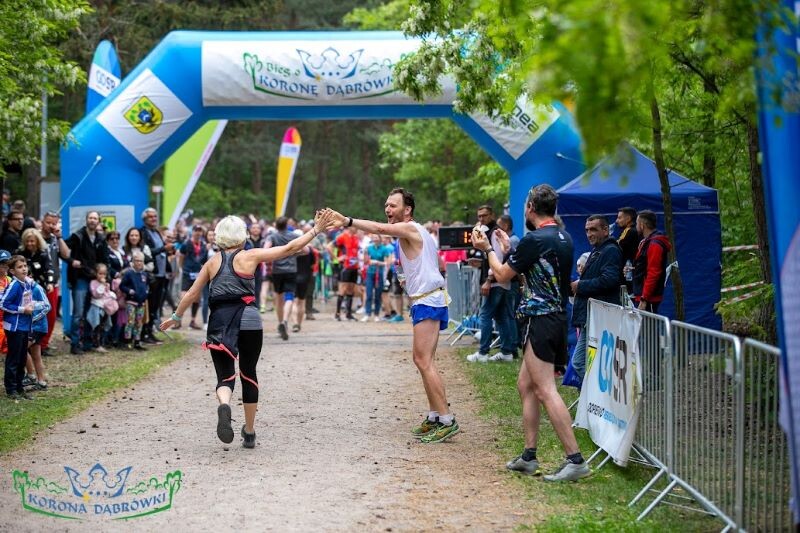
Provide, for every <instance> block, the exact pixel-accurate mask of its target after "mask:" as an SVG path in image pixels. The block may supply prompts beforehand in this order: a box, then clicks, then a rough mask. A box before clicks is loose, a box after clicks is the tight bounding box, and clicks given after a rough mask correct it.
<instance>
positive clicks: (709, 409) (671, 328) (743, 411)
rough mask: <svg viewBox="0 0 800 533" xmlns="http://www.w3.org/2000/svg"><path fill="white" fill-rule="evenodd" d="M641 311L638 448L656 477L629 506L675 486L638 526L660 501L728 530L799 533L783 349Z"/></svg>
mask: <svg viewBox="0 0 800 533" xmlns="http://www.w3.org/2000/svg"><path fill="white" fill-rule="evenodd" d="M598 303H599V302H598ZM603 305H609V304H603ZM637 312H638V313H639V314H640V315H641V317H642V327H641V330H640V334H639V354H640V364H641V365H642V380H643V383H642V394H643V398H642V408H641V409H642V410H641V412H640V415H639V424H638V427H637V431H636V439H635V441H634V447H633V450H634V454H635V455H636V456H637V457H638V459H639V460H643V461H644V462H646V463H649V464H650V465H652V466H653V467H655V468H656V469H657V472H656V474H655V475H654V476H653V477H652V478H651V479H650V481H649V482H648V483H647V484H646V485H645V487H644V488H643V489H642V490H641V491H640V492H639V493H638V494H637V495H636V497H634V499H633V500H632V501H631V502H630V504H629V505H631V506H632V505H634V504H636V503H637V502H638V501H639V500H641V499H642V498H643V497H644V496H645V494H646V493H648V492H650V491H653V490H654V489H653V487H654V486H655V485H656V483H657V482H658V481H659V479H662V478H665V479H666V483H667V484H666V487H664V488H661V489H658V490H656V492H658V496H656V498H655V499H654V500H653V501H652V502H651V503H650V504H649V505H648V506H647V507H646V509H645V510H644V511H643V512H642V513H641V514H640V515H639V518H638V520H641V519H643V518H644V517H646V516H647V515H648V514H649V513H650V512H651V511H652V510H653V509H654V508H655V507H656V506H657V505H659V504H661V503H664V504H670V505H677V506H679V507H684V508H687V507H686V506H685V505H684V504H685V503H687V502H688V501H691V500H695V501H696V502H697V503H699V504H700V505H701V506H702V507H703V508H704V509H705V511H706V512H708V513H710V514H713V515H715V516H717V517H718V518H719V519H721V520H722V521H723V522H724V523H725V527H724V530H731V529H737V530H749V531H790V530H791V529H792V528H793V523H792V516H791V513H790V511H789V498H790V496H791V494H790V487H789V482H790V477H789V476H790V473H789V468H790V465H789V454H788V448H787V443H786V437H785V434H784V433H783V431H782V429H781V427H780V425H779V422H778V413H779V374H778V372H779V366H780V364H779V360H780V351H779V350H778V349H777V348H775V347H774V346H769V345H766V344H763V343H760V342H758V341H754V340H750V339H747V340H745V341H744V342H742V341H741V340H740V339H739V338H738V337H736V336H733V335H729V334H726V333H720V332H718V331H714V330H710V329H707V328H701V327H698V326H694V325H691V324H686V323H683V322H678V321H672V322H670V321H669V320H668V319H667V318H665V317H663V316H660V315H655V314H652V313H647V312H643V311H637ZM637 457H634V456H632V457H631V459H632V460H636V459H637ZM665 476H666V477H665ZM686 495H688V496H686ZM676 501H677V502H679V503H676ZM680 502H682V503H680Z"/></svg>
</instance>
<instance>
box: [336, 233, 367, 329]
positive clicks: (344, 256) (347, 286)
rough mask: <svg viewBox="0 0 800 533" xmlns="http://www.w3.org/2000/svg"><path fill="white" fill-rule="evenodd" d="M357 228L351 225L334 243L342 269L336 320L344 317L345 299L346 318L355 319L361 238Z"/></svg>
mask: <svg viewBox="0 0 800 533" xmlns="http://www.w3.org/2000/svg"><path fill="white" fill-rule="evenodd" d="M356 233H357V232H356V228H354V227H349V228H346V229H345V230H344V231H342V232H341V233H340V234H339V235H338V236H337V237H336V240H335V241H334V242H333V243H332V245H333V246H336V247H337V248H338V250H339V262H340V263H341V265H342V271H341V273H340V274H339V295H338V297H337V298H336V315H335V317H336V320H341V319H342V315H341V312H342V302H343V301H344V307H345V312H346V314H345V318H347V320H355V319H356V317H354V316H353V295H354V294H355V291H356V283H357V282H358V265H359V260H358V255H359V254H358V252H359V247H360V244H361V239H359V238H358V235H356Z"/></svg>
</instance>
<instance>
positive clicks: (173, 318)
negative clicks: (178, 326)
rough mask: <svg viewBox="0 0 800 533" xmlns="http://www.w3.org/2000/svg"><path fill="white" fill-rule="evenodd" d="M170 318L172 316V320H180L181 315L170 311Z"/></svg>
mask: <svg viewBox="0 0 800 533" xmlns="http://www.w3.org/2000/svg"><path fill="white" fill-rule="evenodd" d="M170 318H172V320H174V321H175V322H180V321H181V319H182V318H183V317H182V316H178V315H177V314H176V313H172V316H171V317H170Z"/></svg>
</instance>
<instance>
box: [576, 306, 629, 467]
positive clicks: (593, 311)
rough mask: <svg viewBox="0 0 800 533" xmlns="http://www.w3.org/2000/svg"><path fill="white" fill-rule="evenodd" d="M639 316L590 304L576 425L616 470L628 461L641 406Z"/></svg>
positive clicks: (614, 307)
mask: <svg viewBox="0 0 800 533" xmlns="http://www.w3.org/2000/svg"><path fill="white" fill-rule="evenodd" d="M641 325H642V318H641V317H640V316H639V315H638V314H637V313H635V312H634V311H633V310H630V309H624V308H622V307H619V306H614V305H604V304H602V303H599V304H590V305H589V322H588V325H587V327H588V328H589V330H588V331H587V335H586V376H585V377H584V379H583V388H582V389H581V397H580V400H579V402H578V411H577V414H576V416H575V425H576V426H578V427H581V428H585V429H588V430H589V435H590V436H591V438H592V441H594V443H595V444H597V445H598V446H600V447H601V448H602V449H603V450H605V451H606V453H608V455H609V456H611V458H612V459H613V460H614V462H615V463H616V464H618V465H620V466H625V465H627V463H628V455H629V454H630V450H631V445H632V444H633V438H634V436H635V433H636V423H637V421H638V419H639V411H640V409H639V408H640V405H641V383H642V369H641V366H640V365H639V343H638V338H639V329H640V328H641Z"/></svg>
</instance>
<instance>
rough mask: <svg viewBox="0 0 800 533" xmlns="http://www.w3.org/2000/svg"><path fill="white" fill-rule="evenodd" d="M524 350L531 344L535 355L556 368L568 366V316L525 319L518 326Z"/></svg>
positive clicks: (556, 314)
mask: <svg viewBox="0 0 800 533" xmlns="http://www.w3.org/2000/svg"><path fill="white" fill-rule="evenodd" d="M517 326H518V328H519V332H520V336H521V339H522V346H523V348H524V346H525V344H526V343H527V342H530V343H531V348H533V355H535V356H536V357H538V358H539V359H541V360H542V361H544V362H545V363H552V364H554V365H556V366H558V365H562V366H563V365H566V364H567V315H566V314H564V313H551V314H549V315H541V316H531V317H525V318H523V319H522V320H520V321H519V323H518V324H517Z"/></svg>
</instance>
